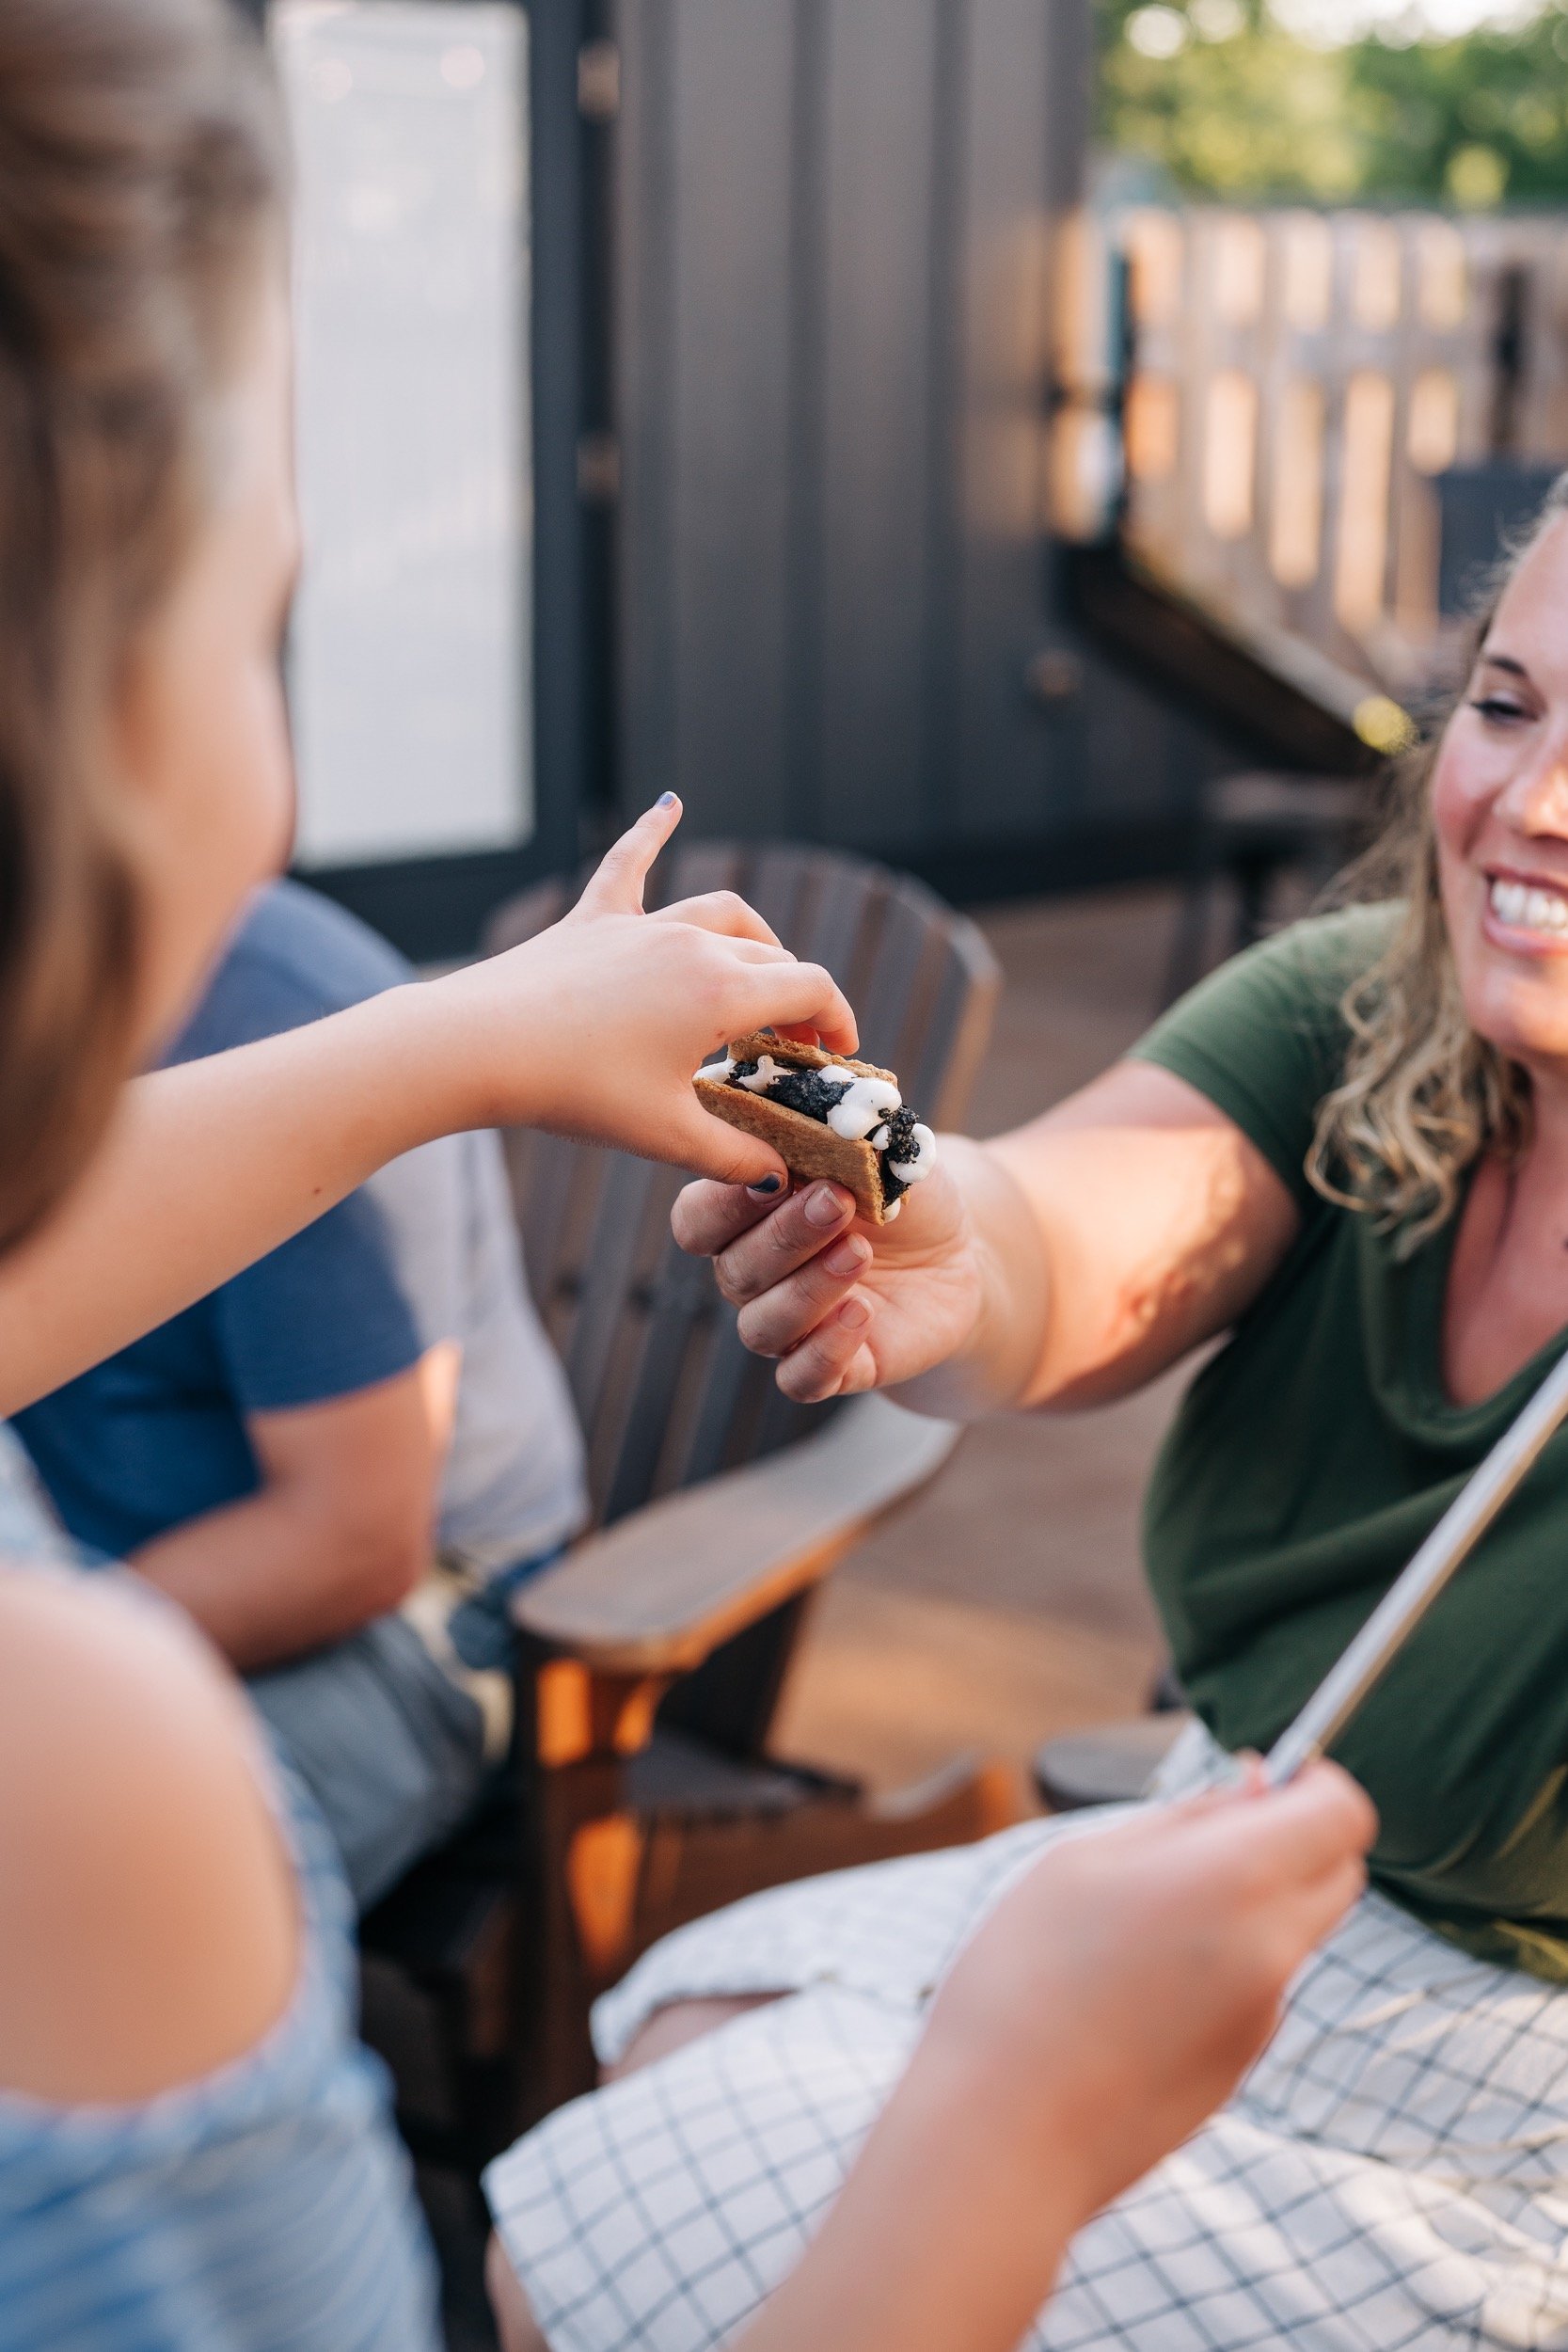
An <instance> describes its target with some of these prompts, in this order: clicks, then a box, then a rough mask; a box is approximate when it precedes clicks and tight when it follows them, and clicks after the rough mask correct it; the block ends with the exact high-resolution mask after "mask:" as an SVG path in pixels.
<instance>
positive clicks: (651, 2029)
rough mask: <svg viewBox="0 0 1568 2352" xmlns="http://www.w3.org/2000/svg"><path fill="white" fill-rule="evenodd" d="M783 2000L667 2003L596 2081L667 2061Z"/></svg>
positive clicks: (719, 1998)
mask: <svg viewBox="0 0 1568 2352" xmlns="http://www.w3.org/2000/svg"><path fill="white" fill-rule="evenodd" d="M787 1997H788V1996H787V1994H783V1993H731V1994H716V1995H714V1996H713V1997H711V1998H709V1999H706V2000H700V2001H670V2002H668V2003H667V2004H666V2005H665V2007H664V2008H663V2009H656V2010H655V2011H654V2013H653V2015H652V2016H651V2017H650V2018H649V2020H648V2022H647V2024H646V2025H645V2026H641V2027H640V2028H639V2030H638V2031H637V2033H636V2034H634V2035H633V2037H632V2039H631V2041H630V2042H628V2043H627V2044H626V2049H625V2050H624V2051H623V2052H622V2054H621V2056H620V2057H619V2058H617V2059H616V2061H615V2063H614V2065H613V2066H607V2067H606V2068H605V2070H604V2073H603V2074H602V2075H601V2077H600V2079H601V2081H604V2082H607V2083H615V2082H619V2081H620V2079H621V2077H622V2075H623V2074H636V2073H637V2070H638V2068H639V2067H640V2066H651V2065H652V2064H653V2062H654V2060H655V2059H656V2058H669V2057H670V2055H671V2053H672V2052H673V2051H675V2050H680V2049H684V2048H685V2046H686V2044H687V2043H688V2042H698V2041H700V2040H701V2039H702V2037H703V2035H704V2034H705V2033H717V2032H718V2030H719V2027H720V2026H727V2025H728V2024H729V2022H730V2019H731V2018H732V2017H744V2016H745V2014H746V2011H747V2010H749V2009H767V2008H768V2004H769V2003H770V2002H772V2001H782V2000H784V1999H786V1998H787Z"/></svg>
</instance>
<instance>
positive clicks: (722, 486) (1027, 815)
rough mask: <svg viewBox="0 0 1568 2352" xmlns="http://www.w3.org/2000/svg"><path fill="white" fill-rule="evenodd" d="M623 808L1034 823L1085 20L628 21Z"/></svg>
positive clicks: (813, 2)
mask: <svg viewBox="0 0 1568 2352" xmlns="http://www.w3.org/2000/svg"><path fill="white" fill-rule="evenodd" d="M620 22H621V30H622V43H623V55H624V66H625V74H624V89H625V93H626V96H625V110H624V115H623V121H622V126H621V132H620V167H621V175H620V198H619V205H618V214H617V217H618V222H619V237H620V263H619V300H620V308H619V312H618V316H619V321H620V334H621V353H620V366H619V390H620V424H621V431H622V436H623V452H624V476H623V479H624V499H623V505H622V513H621V531H622V564H621V583H622V595H623V611H622V616H621V628H622V638H621V644H622V657H623V663H624V669H623V701H622V708H623V714H624V733H623V769H622V776H623V789H624V797H625V801H626V804H627V805H628V806H630V805H641V803H643V802H645V801H646V799H647V798H648V797H650V795H651V794H652V792H654V791H656V790H657V789H658V788H660V787H663V786H664V785H665V784H667V783H675V784H677V785H678V787H679V788H680V789H681V791H682V792H683V794H684V795H685V797H686V799H687V802H688V805H689V811H690V815H691V818H692V819H693V821H694V823H695V824H696V825H697V826H698V827H700V828H702V829H704V830H710V831H715V832H717V831H723V832H726V833H730V834H749V835H752V836H753V837H754V836H757V835H763V834H797V835H799V834H806V835H808V836H811V837H816V838H818V839H825V840H831V841H836V842H841V843H844V844H846V845H849V846H856V847H874V848H876V849H878V850H884V851H885V850H894V851H895V852H900V853H902V854H904V855H908V856H915V855H917V854H918V853H919V852H920V851H921V850H923V849H924V848H925V847H926V846H927V845H928V844H929V843H930V842H931V841H932V840H933V839H936V838H957V837H960V836H963V835H982V836H995V837H1003V836H1005V835H1006V834H1009V833H1015V832H1017V831H1019V830H1020V829H1021V828H1022V829H1025V830H1028V831H1030V832H1033V833H1038V832H1039V831H1040V830H1041V829H1042V828H1043V827H1046V826H1048V825H1049V823H1050V821H1051V818H1052V793H1051V788H1050V769H1051V764H1052V761H1051V747H1052V744H1053V740H1054V739H1056V737H1057V736H1058V735H1059V734H1060V729H1059V728H1057V727H1056V726H1055V725H1054V723H1053V721H1052V720H1051V719H1049V718H1048V717H1047V716H1045V715H1044V714H1043V713H1042V712H1041V710H1040V708H1039V707H1038V706H1037V705H1036V704H1033V703H1031V702H1030V700H1029V698H1028V696H1027V694H1026V692H1025V690H1024V684H1023V680H1024V674H1025V671H1026V668H1027V664H1028V661H1029V659H1030V657H1031V655H1032V654H1033V653H1034V652H1036V651H1037V648H1038V645H1039V644H1040V641H1041V638H1042V635H1043V634H1045V633H1046V629H1047V625H1048V623H1049V621H1050V617H1051V605H1050V572H1049V567H1048V564H1047V560H1046V556H1047V550H1046V547H1045V542H1044V535H1043V522H1042V515H1043V482H1042V470H1043V442H1044V428H1045V419H1046V407H1047V398H1048V387H1047V370H1048V350H1047V335H1046V318H1047V305H1048V302H1049V295H1050V246H1051V233H1050V231H1051V224H1052V218H1053V208H1054V207H1056V206H1057V205H1059V204H1060V203H1062V202H1063V201H1065V200H1067V199H1069V197H1070V196H1071V195H1072V194H1073V192H1074V190H1075V187H1076V181H1077V174H1078V169H1079V164H1080V161H1081V154H1082V139H1083V125H1084V93H1085V56H1086V30H1085V27H1086V9H1085V7H1084V5H1083V0H621V17H620Z"/></svg>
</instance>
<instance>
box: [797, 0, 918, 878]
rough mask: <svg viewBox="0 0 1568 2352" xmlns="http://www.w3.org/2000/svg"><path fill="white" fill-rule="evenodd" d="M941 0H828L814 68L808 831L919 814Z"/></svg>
mask: <svg viewBox="0 0 1568 2352" xmlns="http://www.w3.org/2000/svg"><path fill="white" fill-rule="evenodd" d="M939 13H940V7H939V0H833V6H832V11H831V16H830V21H829V28H828V44H827V52H826V56H825V57H824V59H823V67H824V71H825V73H826V75H827V83H828V88H827V100H826V116H827V137H826V143H825V144H826V153H825V156H824V159H823V162H824V171H823V190H822V199H823V200H822V230H823V235H822V251H821V254H820V256H819V259H818V266H819V268H820V270H821V274H822V281H823V302H822V310H823V313H824V317H825V324H826V333H825V336H824V347H823V352H822V379H823V380H822V449H821V467H822V475H821V538H820V563H821V572H820V578H819V581H818V583H817V594H816V597H815V598H814V599H813V603H812V615H813V618H814V619H815V621H816V626H817V628H819V630H820V685H821V695H820V705H819V713H818V728H819V733H818V743H819V759H820V765H819V769H818V771H817V773H816V776H815V777H814V779H813V783H814V786H815V790H814V793H813V814H814V815H815V816H816V828H815V829H816V831H818V832H819V834H821V836H822V837H823V838H825V839H827V840H830V841H847V842H863V841H868V840H874V841H877V842H879V844H881V845H883V846H885V847H888V848H894V847H896V846H897V845H898V844H900V843H902V842H903V841H905V840H909V839H913V838H918V837H919V835H920V834H921V833H922V831H923V830H924V826H925V821H926V811H925V808H924V805H923V790H922V787H923V759H924V737H925V710H924V698H923V695H922V691H921V680H922V677H923V675H924V672H925V663H926V658H927V629H928V620H929V603H930V596H929V590H930V579H929V554H930V534H931V516H932V508H933V503H934V501H936V500H937V498H938V497H939V496H940V485H939V483H938V482H937V481H936V480H934V479H933V473H932V468H931V463H930V458H931V447H930V442H931V433H932V423H933V419H932V404H933V395H934V387H933V379H932V369H931V358H932V353H931V316H932V313H931V263H930V250H929V247H930V237H931V232H932V229H933V226H934V205H935V197H936V192H937V191H936V166H937V148H936V142H935V139H934V131H935V125H936V119H937V113H938V109H939V106H940V104H941V103H942V94H941V93H939V90H938V87H937V67H938V61H939V56H940V43H939V37H938V18H939Z"/></svg>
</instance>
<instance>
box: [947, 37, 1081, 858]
mask: <svg viewBox="0 0 1568 2352" xmlns="http://www.w3.org/2000/svg"><path fill="white" fill-rule="evenodd" d="M1059 13H1060V12H1059V11H1057V10H1054V9H1047V8H1041V7H1040V5H1039V0H969V8H968V26H967V32H968V39H967V42H966V56H965V60H964V71H965V78H966V83H967V99H968V104H967V117H968V137H967V140H966V142H965V150H964V154H963V163H962V168H963V195H964V214H963V230H962V243H961V276H960V282H959V285H958V289H957V297H958V305H959V311H960V321H961V329H962V343H961V351H962V361H961V369H962V373H961V376H960V380H959V384H958V389H957V398H958V411H959V431H960V434H961V476H960V486H959V534H960V536H959V551H958V564H959V585H958V596H957V602H958V614H957V625H958V634H959V646H960V651H959V660H960V665H961V681H962V682H961V688H960V700H959V712H958V725H957V728H956V731H955V742H954V746H953V758H954V764H955V770H956V775H955V779H954V780H955V783H956V787H957V789H956V791H955V793H954V795H953V801H952V803H950V804H949V805H950V810H951V816H950V824H949V830H951V831H953V832H956V833H960V834H1005V833H1008V832H1012V831H1019V830H1022V831H1026V832H1037V831H1039V830H1041V829H1043V827H1044V826H1045V824H1046V823H1047V821H1048V819H1049V815H1050V811H1049V806H1048V800H1047V790H1048V767H1047V760H1046V737H1045V730H1044V727H1043V726H1042V723H1041V718H1040V713H1039V711H1038V709H1037V707H1036V706H1035V705H1034V704H1032V703H1031V702H1030V701H1029V699H1028V697H1027V695H1026V693H1025V691H1024V683H1023V680H1024V672H1025V669H1026V667H1027V664H1028V660H1029V655H1030V652H1031V650H1032V649H1033V647H1034V646H1035V645H1037V644H1038V642H1039V639H1040V636H1041V634H1042V632H1043V629H1044V627H1045V623H1046V620H1047V617H1048V616H1047V613H1046V611H1045V606H1044V596H1045V587H1046V580H1045V573H1044V563H1043V548H1042V533H1043V517H1044V513H1045V487H1046V485H1045V412H1046V387H1047V377H1048V371H1049V365H1050V337H1049V322H1050V313H1049V309H1048V300H1049V294H1050V275H1051V263H1052V244H1053V215H1052V210H1051V204H1050V193H1051V192H1050V175H1049V171H1048V153H1049V146H1050V141H1049V126H1050V119H1051V118H1050V111H1049V103H1048V99H1049V92H1050V87H1051V72H1052V55H1051V23H1052V19H1053V16H1056V15H1058V14H1059Z"/></svg>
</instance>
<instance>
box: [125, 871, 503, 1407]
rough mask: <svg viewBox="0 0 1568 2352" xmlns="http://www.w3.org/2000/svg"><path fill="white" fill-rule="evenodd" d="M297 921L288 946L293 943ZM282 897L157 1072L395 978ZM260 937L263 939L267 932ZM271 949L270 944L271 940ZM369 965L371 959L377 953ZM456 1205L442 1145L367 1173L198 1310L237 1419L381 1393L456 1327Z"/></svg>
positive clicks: (276, 1029)
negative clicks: (205, 1312) (208, 1314)
mask: <svg viewBox="0 0 1568 2352" xmlns="http://www.w3.org/2000/svg"><path fill="white" fill-rule="evenodd" d="M308 918H309V928H308V930H306V931H305V932H304V933H303V935H302V936H301V937H298V938H296V937H295V936H294V930H295V929H296V928H298V927H299V926H300V925H301V924H305V923H306V922H307V919H308ZM321 924H322V918H321V917H320V915H319V914H317V913H316V912H315V911H314V910H313V909H306V910H303V911H302V910H301V908H300V907H299V905H298V903H297V901H296V900H295V899H293V898H291V897H290V896H288V895H284V896H283V897H282V898H279V899H277V900H276V901H275V902H273V903H272V904H271V905H269V906H267V907H264V908H263V909H262V910H261V925H260V926H259V927H258V926H255V925H253V926H252V927H250V928H249V929H247V930H246V932H245V934H244V935H243V936H242V938H241V940H240V942H239V943H238V946H237V947H236V949H235V950H234V951H233V952H231V953H230V956H229V957H228V958H227V959H226V961H225V962H224V963H223V964H222V965H221V966H220V968H219V971H218V973H217V975H216V976H215V977H214V981H213V982H212V984H211V986H210V988H209V991H208V993H207V996H206V998H205V999H204V1000H203V1003H202V1006H201V1008H200V1009H199V1010H198V1014H197V1016H196V1018H195V1019H194V1020H193V1022H192V1023H191V1025H190V1026H189V1027H188V1028H187V1030H186V1031H185V1033H184V1035H183V1037H182V1039H181V1041H180V1042H179V1044H178V1045H177V1046H176V1048H175V1049H174V1052H173V1055H172V1056H171V1058H173V1059H177V1060H194V1059H197V1058H199V1057H201V1056H203V1055H206V1054H211V1053H215V1052H220V1051H222V1050H224V1049H225V1048H227V1047H230V1046H234V1045H243V1044H246V1043H248V1042H250V1041H252V1040H253V1039H257V1038H263V1037H275V1036H277V1035H278V1034H279V1033H280V1032H282V1031H284V1030H288V1029H293V1028H298V1027H300V1026H302V1025H304V1024H305V1023H307V1022H310V1021H315V1020H319V1019H320V1018H321V1017H322V1016H323V1015H324V1014H327V1013H331V1012H335V1011H337V1010H339V1009H341V1006H343V1005H344V1004H351V1003H354V1002H356V1001H357V1000H358V998H359V997H360V996H362V995H364V994H366V993H373V992H374V990H375V989H377V988H380V987H384V986H386V985H388V982H389V981H390V980H394V979H396V978H397V977H399V973H398V970H397V968H396V966H395V964H393V965H392V966H391V968H390V969H388V970H383V969H382V965H381V961H374V960H369V959H368V957H367V953H366V951H365V950H364V949H363V948H361V946H360V945H359V943H358V942H357V940H356V941H355V942H353V943H351V944H352V946H353V947H354V951H355V961H352V962H350V963H347V964H345V961H344V958H345V955H346V953H347V950H346V949H345V948H344V946H343V944H342V942H341V941H340V940H338V939H337V938H336V936H335V934H334V933H332V932H331V931H330V930H328V931H326V932H325V933H324V934H323V935H322V936H317V933H318V932H319V931H320V930H321ZM269 927H270V928H269ZM275 933H277V936H275V935H274V934H275ZM378 952H379V951H378ZM461 1212H462V1201H461V1194H460V1188H459V1185H458V1182H457V1162H456V1154H455V1144H454V1142H453V1140H452V1139H451V1138H442V1139H441V1140H440V1141H438V1142H436V1143H435V1144H427V1145H424V1146H422V1147H421V1148H420V1150H419V1151H417V1152H409V1153H407V1154H406V1155H405V1157H404V1159H402V1160H398V1161H394V1162H393V1163H392V1164H391V1166H390V1167H388V1168H383V1169H381V1170H380V1171H379V1172H378V1173H377V1174H376V1175H374V1176H372V1178H371V1180H370V1182H369V1183H368V1184H363V1185H361V1187H360V1188H359V1190H358V1191H357V1192H355V1193H351V1194H350V1196H349V1198H348V1199H347V1200H343V1201H341V1202H340V1203H339V1204H338V1206H337V1207H336V1208H333V1209H328V1210H327V1211H326V1213H325V1216H321V1217H318V1218H317V1220H316V1221H315V1223H314V1224H312V1225H308V1226H307V1227H306V1228H305V1230H304V1232H300V1233H296V1234H295V1235H294V1237H293V1240H292V1241H287V1242H285V1243H284V1244H283V1245H282V1247H281V1248H278V1249H275V1250H273V1251H272V1252H271V1253H270V1254H269V1255H268V1256H267V1257H265V1258H262V1259H261V1260H260V1261H259V1262H258V1263H256V1264H255V1265H252V1266H247V1267H246V1268H245V1271H244V1272H243V1273H242V1274H238V1275H236V1276H234V1278H233V1279H231V1280H230V1281H228V1282H226V1283H224V1284H223V1286H222V1288H221V1289H220V1290H218V1291H217V1292H215V1293H214V1295H213V1298H212V1300H211V1302H210V1305H211V1311H212V1313H213V1316H214V1334H215V1340H216V1344H217V1348H218V1351H219V1355H220V1358H221V1360H222V1364H223V1373H224V1379H225V1383H226V1386H227V1389H228V1392H229V1394H230V1397H231V1399H232V1401H233V1404H234V1406H236V1408H237V1409H238V1410H239V1411H240V1412H241V1413H242V1414H243V1413H251V1412H255V1413H265V1412H285V1411H288V1410H290V1409H292V1408H293V1407H296V1406H308V1405H320V1404H325V1403H327V1402H329V1401H330V1400H331V1399H332V1398H334V1397H341V1396H348V1395H352V1394H353V1392H354V1391H356V1390H357V1389H368V1388H372V1387H374V1386H375V1385H376V1383H377V1382H378V1381H382V1380H390V1379H392V1378H394V1377H395V1376H396V1375H398V1374H399V1373H403V1372H406V1371H408V1369H409V1368H410V1366H411V1365H413V1364H415V1363H417V1362H418V1360H419V1359H420V1357H421V1356H422V1355H423V1354H424V1353H425V1351H426V1349H427V1348H429V1347H432V1346H434V1345H435V1344H436V1342H437V1341H438V1340H442V1339H447V1338H451V1336H453V1335H454V1333H455V1331H456V1329H457V1327H458V1322H457V1310H458V1299H459V1290H458V1279H457V1272H456V1263H455V1254H456V1247H457V1243H456V1236H457V1235H458V1233H459V1232H460V1230H461Z"/></svg>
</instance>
